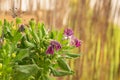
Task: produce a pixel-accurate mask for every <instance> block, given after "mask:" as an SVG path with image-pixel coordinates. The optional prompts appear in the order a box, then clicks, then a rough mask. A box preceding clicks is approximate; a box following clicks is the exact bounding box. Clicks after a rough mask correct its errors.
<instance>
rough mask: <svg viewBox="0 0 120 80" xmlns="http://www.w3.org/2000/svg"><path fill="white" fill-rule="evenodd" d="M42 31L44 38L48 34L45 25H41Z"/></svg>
mask: <svg viewBox="0 0 120 80" xmlns="http://www.w3.org/2000/svg"><path fill="white" fill-rule="evenodd" d="M41 31H42V36H45V35H46V34H47V33H46V30H45V26H44V24H43V23H42V24H41Z"/></svg>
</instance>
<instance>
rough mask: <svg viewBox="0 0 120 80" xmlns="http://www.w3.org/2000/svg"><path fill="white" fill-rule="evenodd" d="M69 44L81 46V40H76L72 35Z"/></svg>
mask: <svg viewBox="0 0 120 80" xmlns="http://www.w3.org/2000/svg"><path fill="white" fill-rule="evenodd" d="M71 44H72V45H73V46H75V47H79V46H81V40H78V39H77V38H75V37H72V38H71Z"/></svg>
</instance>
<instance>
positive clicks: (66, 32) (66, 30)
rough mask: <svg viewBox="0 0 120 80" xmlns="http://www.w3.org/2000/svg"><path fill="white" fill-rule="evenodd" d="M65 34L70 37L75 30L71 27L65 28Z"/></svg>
mask: <svg viewBox="0 0 120 80" xmlns="http://www.w3.org/2000/svg"><path fill="white" fill-rule="evenodd" d="M64 35H65V36H66V37H70V36H72V35H73V31H72V30H71V29H68V28H67V29H65V30H64Z"/></svg>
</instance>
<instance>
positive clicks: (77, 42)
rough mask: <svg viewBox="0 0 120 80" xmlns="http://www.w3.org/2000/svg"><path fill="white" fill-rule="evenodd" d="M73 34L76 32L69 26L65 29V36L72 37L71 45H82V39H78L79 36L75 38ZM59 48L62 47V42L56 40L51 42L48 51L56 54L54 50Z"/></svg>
mask: <svg viewBox="0 0 120 80" xmlns="http://www.w3.org/2000/svg"><path fill="white" fill-rule="evenodd" d="M73 34H74V33H73V31H72V30H71V29H68V28H67V29H65V30H64V36H65V37H67V39H70V44H71V45H73V46H75V47H79V46H81V41H80V40H78V39H77V38H75V37H74V35H73ZM59 49H61V44H60V43H59V42H57V41H55V40H54V41H51V42H50V45H49V46H48V48H47V50H46V53H47V54H54V50H56V51H58V50H59Z"/></svg>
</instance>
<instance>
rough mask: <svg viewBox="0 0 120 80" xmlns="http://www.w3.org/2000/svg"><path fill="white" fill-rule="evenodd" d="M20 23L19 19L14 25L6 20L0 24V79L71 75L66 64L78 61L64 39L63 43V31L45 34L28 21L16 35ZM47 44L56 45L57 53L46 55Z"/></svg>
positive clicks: (29, 79) (40, 25)
mask: <svg viewBox="0 0 120 80" xmlns="http://www.w3.org/2000/svg"><path fill="white" fill-rule="evenodd" d="M21 22H22V21H21V19H20V18H16V25H15V24H14V23H13V22H11V23H9V22H8V21H7V20H4V23H3V24H2V22H1V21H0V28H1V29H3V34H4V36H3V41H2V45H1V48H0V79H2V80H50V79H49V76H50V74H52V75H53V76H65V75H72V74H73V73H74V72H73V71H72V70H71V68H70V66H69V65H68V62H67V61H68V59H71V58H76V57H79V54H71V53H70V50H71V49H73V48H75V47H73V46H70V44H69V42H70V41H69V40H68V39H67V40H63V38H64V36H63V30H61V31H60V32H57V31H54V30H53V31H50V32H48V31H47V30H46V29H45V25H44V24H43V23H38V24H37V23H36V22H35V21H34V20H30V21H29V24H28V26H25V25H24V26H23V28H24V29H25V30H24V31H23V32H20V31H19V29H20V28H21V27H20V25H21ZM1 26H3V27H1ZM1 33H2V32H1ZM51 41H58V42H60V45H61V47H60V50H55V49H54V54H47V52H46V51H47V49H48V46H51ZM53 48H55V45H54V47H53Z"/></svg>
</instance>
